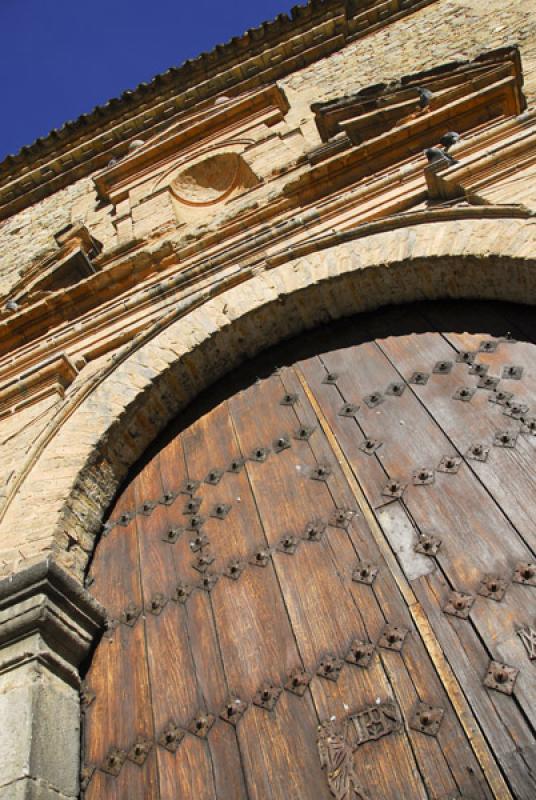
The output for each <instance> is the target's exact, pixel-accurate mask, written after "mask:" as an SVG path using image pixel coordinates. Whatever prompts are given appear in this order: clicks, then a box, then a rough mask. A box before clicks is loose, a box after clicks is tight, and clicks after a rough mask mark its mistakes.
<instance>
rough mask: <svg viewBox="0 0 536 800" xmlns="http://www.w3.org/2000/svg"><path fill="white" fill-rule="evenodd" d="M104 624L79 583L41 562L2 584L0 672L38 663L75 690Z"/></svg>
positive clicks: (97, 607) (98, 608) (102, 615)
mask: <svg viewBox="0 0 536 800" xmlns="http://www.w3.org/2000/svg"><path fill="white" fill-rule="evenodd" d="M104 622H105V612H104V609H102V607H101V606H100V605H99V604H98V603H97V602H96V601H95V600H94V599H93V598H92V597H91V595H90V594H89V592H87V591H86V590H85V589H84V588H83V587H82V585H81V584H80V583H78V581H76V580H74V578H72V577H71V576H70V575H69V574H68V573H67V572H65V570H63V569H62V568H61V567H59V566H58V565H57V564H55V563H54V562H53V561H50V560H45V561H41V562H38V563H36V564H34V565H33V566H31V567H28V568H27V569H25V570H22V571H21V572H18V573H17V574H15V575H13V576H10V577H9V578H4V579H3V580H0V672H4V671H7V670H11V669H14V668H16V667H17V666H20V665H21V664H23V663H28V662H30V661H37V662H39V663H42V664H44V665H46V666H47V667H48V669H50V670H52V671H53V672H55V673H56V674H58V675H61V677H62V678H63V679H64V680H66V681H68V682H69V683H71V684H72V685H74V686H77V685H78V681H79V678H78V667H79V666H80V664H81V663H82V661H83V660H84V658H85V657H86V656H87V654H88V652H89V650H90V648H91V647H92V645H93V644H94V642H95V639H96V637H97V636H98V635H99V633H100V631H102V629H103V626H104Z"/></svg>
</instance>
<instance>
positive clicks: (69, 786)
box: [0, 561, 104, 800]
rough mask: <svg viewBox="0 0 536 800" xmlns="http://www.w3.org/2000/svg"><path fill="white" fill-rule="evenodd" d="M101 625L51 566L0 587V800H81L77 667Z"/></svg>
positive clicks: (96, 611) (89, 604)
mask: <svg viewBox="0 0 536 800" xmlns="http://www.w3.org/2000/svg"><path fill="white" fill-rule="evenodd" d="M103 622H104V612H103V610H102V609H101V608H100V606H99V605H98V604H97V603H96V602H95V601H94V600H93V599H92V598H91V597H90V596H89V595H88V593H87V592H86V591H85V590H84V589H83V587H82V586H81V585H80V584H78V583H77V582H76V581H75V580H73V578H71V577H70V576H69V575H67V574H66V573H65V572H64V571H63V570H62V569H61V568H60V567H58V566H57V565H55V564H54V563H53V562H50V561H43V562H40V563H38V564H35V565H33V566H32V567H30V568H28V569H26V570H24V571H23V572H20V573H18V574H17V575H14V576H12V577H10V578H5V579H3V580H2V581H0V800H74V799H75V798H77V797H78V794H79V770H80V700H79V683H80V682H79V673H78V668H79V666H80V664H81V663H82V662H83V661H84V659H85V658H86V656H87V655H88V653H89V651H90V649H91V647H92V645H93V644H94V642H95V640H96V639H97V637H98V636H99V633H100V631H101V629H102V626H103Z"/></svg>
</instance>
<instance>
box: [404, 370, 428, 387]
mask: <svg viewBox="0 0 536 800" xmlns="http://www.w3.org/2000/svg"><path fill="white" fill-rule="evenodd" d="M429 378H430V375H429V374H428V373H427V372H414V373H413V374H412V375H411V377H410V379H409V383H413V384H415V385H416V386H426V384H427V383H428V380H429Z"/></svg>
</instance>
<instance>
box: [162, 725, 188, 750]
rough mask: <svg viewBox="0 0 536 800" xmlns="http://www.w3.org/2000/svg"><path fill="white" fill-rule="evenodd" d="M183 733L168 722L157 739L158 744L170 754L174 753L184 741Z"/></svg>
mask: <svg viewBox="0 0 536 800" xmlns="http://www.w3.org/2000/svg"><path fill="white" fill-rule="evenodd" d="M184 736H185V733H184V731H183V730H181V728H179V727H178V726H177V725H176V724H175V723H174V722H173V721H171V722H168V724H167V725H166V727H165V728H164V730H163V731H162V733H161V734H160V736H159V737H158V744H159V745H160V746H161V747H165V749H166V750H169V751H170V753H175V752H176V751H177V749H178V747H179V745H180V743H181V742H182V740H183V739H184Z"/></svg>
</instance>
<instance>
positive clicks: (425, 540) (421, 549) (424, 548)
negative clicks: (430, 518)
mask: <svg viewBox="0 0 536 800" xmlns="http://www.w3.org/2000/svg"><path fill="white" fill-rule="evenodd" d="M440 547H441V539H439V538H438V537H437V536H433V535H432V534H423V535H421V536H420V538H419V541H418V542H417V544H416V545H415V552H416V553H422V554H423V555H425V556H435V555H437V554H438V552H439V549H440Z"/></svg>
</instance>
